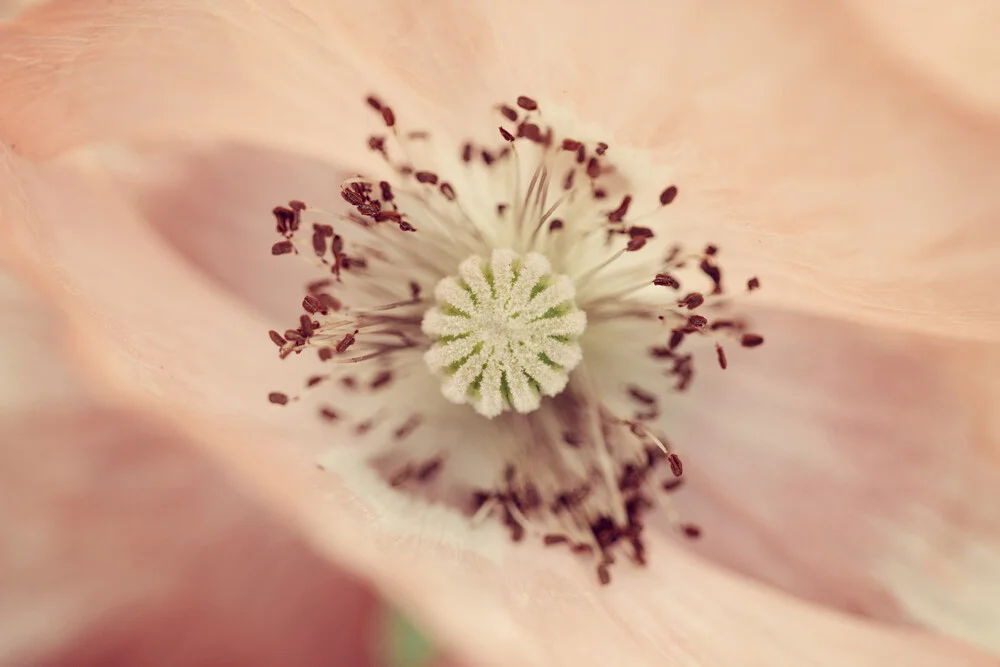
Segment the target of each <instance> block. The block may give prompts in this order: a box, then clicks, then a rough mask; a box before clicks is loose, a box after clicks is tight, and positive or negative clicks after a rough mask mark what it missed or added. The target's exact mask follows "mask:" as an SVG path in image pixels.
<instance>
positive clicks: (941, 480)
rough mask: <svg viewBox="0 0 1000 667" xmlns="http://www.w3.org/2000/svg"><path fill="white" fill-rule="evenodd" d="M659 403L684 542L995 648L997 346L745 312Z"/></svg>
mask: <svg viewBox="0 0 1000 667" xmlns="http://www.w3.org/2000/svg"><path fill="white" fill-rule="evenodd" d="M757 321H758V322H759V326H760V327H762V328H763V329H764V330H766V331H768V332H769V336H768V344H767V346H765V348H766V349H765V348H762V349H761V350H759V351H758V352H759V353H756V354H745V353H741V351H739V350H733V351H732V354H730V368H729V369H728V370H727V371H725V372H723V371H721V370H720V369H717V368H715V367H711V366H709V365H708V364H705V365H703V366H702V369H701V370H702V372H701V374H700V377H699V378H698V381H697V382H696V383H695V384H694V385H693V387H692V389H691V391H690V392H689V393H688V394H687V395H684V396H680V397H678V398H677V400H676V401H674V402H672V403H671V404H670V405H669V407H668V410H669V414H668V415H667V423H669V424H670V427H669V431H668V433H669V434H670V435H671V436H672V438H673V442H674V445H675V446H676V447H678V448H679V451H680V453H681V454H682V455H683V456H684V459H685V462H686V464H687V466H688V467H687V470H689V473H688V477H689V480H688V482H689V484H688V486H687V487H686V488H687V491H686V492H684V493H681V494H679V495H678V497H677V501H678V504H679V507H680V509H681V511H682V512H683V513H684V514H685V516H686V517H687V518H690V519H691V520H692V521H695V522H696V523H699V524H700V525H703V526H705V534H704V536H703V538H702V539H701V540H700V541H699V543H698V544H697V546H696V549H697V551H698V552H699V553H702V554H706V555H709V556H711V557H712V558H713V559H714V560H717V561H718V562H721V563H724V564H726V565H728V566H730V567H732V568H734V569H736V570H738V571H741V572H744V573H748V574H751V575H753V576H755V577H758V578H761V579H763V580H765V581H767V582H769V583H771V584H773V585H775V586H778V587H781V588H784V589H785V590H792V591H795V592H796V593H797V594H799V595H803V596H806V597H808V598H810V599H814V600H817V601H821V602H823V603H825V604H828V605H834V606H836V607H838V608H841V609H844V610H847V611H851V612H854V613H860V614H864V615H870V616H873V617H875V618H880V619H884V620H894V621H901V622H905V623H919V624H927V625H930V626H933V627H936V628H939V629H943V630H946V631H948V632H949V633H952V634H954V635H956V636H960V637H963V638H965V639H967V640H969V641H974V642H978V643H980V644H983V645H985V646H990V647H992V648H994V649H995V650H1000V644H997V628H998V627H1000V616H998V615H997V611H998V610H997V609H996V608H995V607H996V605H994V604H993V602H992V601H993V600H995V599H997V597H998V596H1000V517H998V516H997V515H996V512H995V511H994V510H993V508H995V507H997V505H998V504H1000V497H998V496H1000V446H998V443H1000V438H998V437H997V436H998V428H997V423H996V414H995V409H994V407H993V406H994V404H995V401H996V397H997V396H1000V385H998V384H997V381H996V378H997V377H998V371H1000V347H998V346H996V345H985V344H984V345H970V344H956V343H949V342H944V341H941V340H935V339H931V338H923V337H918V336H914V335H912V334H899V333H894V332H890V331H873V330H870V329H865V328H861V327H856V326H847V325H845V324H843V323H838V322H835V321H826V320H817V319H806V318H795V317H790V316H788V315H787V314H785V315H782V314H773V313H772V314H767V313H759V314H758V316H757Z"/></svg>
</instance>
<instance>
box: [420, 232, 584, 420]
mask: <svg viewBox="0 0 1000 667" xmlns="http://www.w3.org/2000/svg"><path fill="white" fill-rule="evenodd" d="M574 296H575V290H574V288H573V282H572V281H571V280H570V279H569V277H567V276H563V275H556V274H553V273H552V270H551V266H550V265H549V261H548V260H547V259H546V258H545V257H544V256H543V255H541V254H539V253H537V252H532V253H528V254H527V255H525V256H523V257H522V256H521V255H519V254H517V253H516V252H514V251H512V250H499V249H498V250H494V251H493V254H492V257H490V259H489V261H486V260H485V259H483V258H482V257H479V256H475V255H474V256H472V257H469V258H468V259H466V260H465V261H463V262H462V263H461V265H459V267H458V276H457V277H447V278H444V279H443V280H441V281H440V282H439V283H438V284H437V287H436V288H435V290H434V298H435V299H436V301H437V305H436V306H434V307H432V308H430V309H429V310H428V311H427V313H426V315H425V316H424V319H423V325H422V328H423V331H424V333H425V334H427V335H428V336H430V337H431V339H432V340H433V344H432V345H431V347H430V349H429V350H428V351H427V353H426V354H425V355H424V360H425V361H426V362H427V365H428V366H429V367H430V369H431V371H433V372H434V373H436V374H438V375H439V376H441V378H442V385H441V391H442V393H443V394H444V396H445V398H447V399H448V400H450V401H452V402H454V403H469V404H471V405H472V406H473V408H475V410H476V412H478V413H479V414H481V415H483V416H486V417H496V416H497V415H499V414H500V413H502V412H504V411H505V410H510V409H513V410H516V411H517V412H521V413H526V412H533V411H534V410H537V409H538V408H539V406H540V405H541V401H542V396H555V395H557V394H559V393H560V392H561V391H562V390H563V389H565V388H566V384H567V383H568V382H569V372H570V371H571V370H573V368H574V367H576V365H577V364H579V363H580V360H581V359H582V354H581V352H580V345H579V343H578V337H579V336H580V334H582V333H583V330H584V329H585V328H586V324H587V317H586V315H585V314H584V313H583V312H582V311H581V310H580V309H579V308H577V306H576V303H575V302H574Z"/></svg>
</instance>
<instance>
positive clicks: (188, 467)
mask: <svg viewBox="0 0 1000 667" xmlns="http://www.w3.org/2000/svg"><path fill="white" fill-rule="evenodd" d="M0 441H3V442H4V443H18V445H17V446H12V445H11V444H7V445H6V446H4V447H2V448H0V459H2V465H0V470H2V471H3V474H2V476H3V488H4V495H5V499H6V500H5V502H4V504H3V509H2V510H0V518H2V521H0V526H2V527H0V588H2V589H3V591H4V595H3V598H2V602H0V628H2V630H0V661H2V662H3V663H4V664H7V665H28V664H31V665H52V666H53V667H54V666H56V665H74V666H81V665H94V666H97V665H111V664H121V665H126V664H127V665H137V666H138V665H167V664H240V665H261V666H263V665H275V664H295V665H321V664H330V662H329V661H330V659H331V656H337V663H336V664H342V665H345V667H346V666H356V667H362V666H363V665H368V664H371V662H370V654H371V652H372V649H373V648H374V642H375V636H374V619H375V616H374V614H375V612H376V603H375V602H374V601H373V599H372V597H371V595H370V593H369V592H367V591H366V589H365V588H364V587H362V586H361V585H359V584H358V583H357V582H355V581H354V580H353V579H351V578H350V577H348V576H347V575H344V574H341V573H338V572H337V571H336V570H334V569H333V568H332V567H330V566H329V564H328V563H326V562H324V561H323V560H321V559H320V558H318V557H317V556H316V555H315V553H314V552H312V551H310V550H309V549H308V547H306V546H305V545H304V544H303V543H302V541H301V539H300V538H298V537H296V536H295V535H293V534H291V533H290V532H289V531H288V529H287V528H286V527H285V526H282V525H281V524H280V523H278V522H276V521H275V520H274V518H273V517H269V516H267V515H266V514H264V513H263V512H262V511H261V509H260V508H259V507H258V506H256V505H255V504H254V503H252V502H250V501H249V500H248V499H247V498H246V497H245V496H242V495H241V494H239V493H238V492H237V491H236V490H235V489H234V488H233V486H232V484H231V482H229V481H228V480H227V479H226V478H225V476H224V475H223V474H222V473H221V472H220V471H219V470H217V469H214V468H213V467H212V466H210V465H208V464H207V463H206V462H205V461H204V458H203V457H201V456H199V455H198V453H197V452H196V451H195V450H193V449H191V448H190V447H188V446H186V445H185V444H183V443H182V442H180V440H179V438H178V436H177V435H176V434H171V433H170V430H169V429H167V428H165V427H164V426H163V425H161V424H157V423H156V422H155V421H150V420H149V419H146V418H143V417H141V416H138V415H134V414H130V413H128V412H124V411H113V410H100V409H97V410H90V411H86V412H85V411H80V410H59V409H56V410H53V409H51V408H49V409H46V410H44V411H35V412H34V413H33V414H26V415H23V416H20V417H16V418H15V417H10V416H6V417H5V418H4V419H3V421H2V424H0Z"/></svg>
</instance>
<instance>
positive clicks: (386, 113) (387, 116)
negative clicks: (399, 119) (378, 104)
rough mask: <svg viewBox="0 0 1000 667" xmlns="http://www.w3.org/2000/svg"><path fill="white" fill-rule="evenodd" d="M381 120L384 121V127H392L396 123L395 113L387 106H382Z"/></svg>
mask: <svg viewBox="0 0 1000 667" xmlns="http://www.w3.org/2000/svg"><path fill="white" fill-rule="evenodd" d="M382 120H383V121H385V125H386V127H392V126H393V125H395V124H396V114H394V113H393V112H392V109H390V108H389V107H382Z"/></svg>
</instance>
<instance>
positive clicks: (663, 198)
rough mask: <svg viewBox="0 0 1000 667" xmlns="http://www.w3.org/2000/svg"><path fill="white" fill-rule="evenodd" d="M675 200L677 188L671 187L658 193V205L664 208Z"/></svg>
mask: <svg viewBox="0 0 1000 667" xmlns="http://www.w3.org/2000/svg"><path fill="white" fill-rule="evenodd" d="M676 198H677V186H676V185H671V186H670V187H669V188H667V189H666V190H664V191H663V192H661V193H660V205H661V206H666V205H667V204H669V203H671V202H672V201H673V200H674V199H676Z"/></svg>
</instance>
